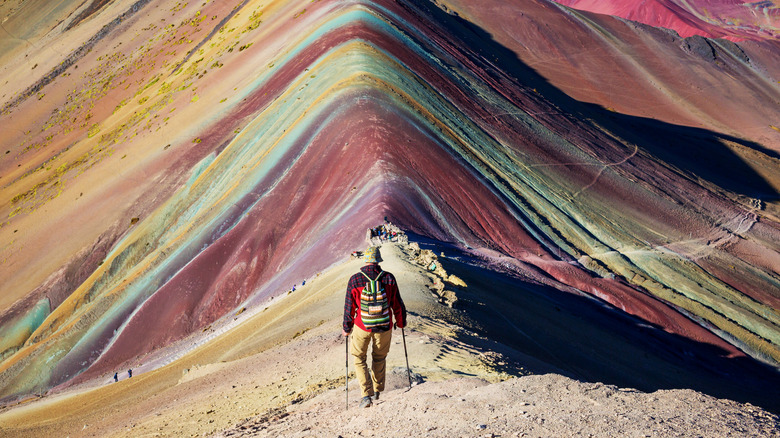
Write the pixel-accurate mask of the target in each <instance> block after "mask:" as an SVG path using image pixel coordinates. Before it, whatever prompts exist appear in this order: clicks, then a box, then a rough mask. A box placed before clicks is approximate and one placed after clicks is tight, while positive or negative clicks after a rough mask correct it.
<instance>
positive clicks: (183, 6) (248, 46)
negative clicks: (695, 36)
mask: <svg viewBox="0 0 780 438" xmlns="http://www.w3.org/2000/svg"><path fill="white" fill-rule="evenodd" d="M466 3H467V2H449V3H447V4H446V5H436V4H429V3H426V2H413V1H400V2H391V1H326V0H321V1H314V2H308V1H307V2H303V1H271V2H257V1H224V2H222V1H220V2H213V1H212V2H209V1H207V2H204V3H193V4H189V3H187V2H174V1H170V2H144V1H139V2H127V1H125V2H122V1H118V2H113V3H106V4H103V3H99V4H98V3H92V4H91V5H92V6H94V7H93V8H92V9H90V11H91V12H92V13H91V15H90V14H88V15H86V16H85V15H84V14H79V13H78V11H83V9H79V8H81V7H82V6H79V5H78V4H77V3H76V2H73V3H67V2H65V3H63V5H64V4H69V5H70V9H68V8H67V7H65V6H63V5H60V6H58V8H60V9H57V10H52V11H51V12H52V13H53V14H62V16H63V17H65V18H63V20H64V21H63V22H62V23H61V24H60V25H56V26H52V25H51V23H49V21H46V19H41V20H40V21H38V22H35V23H34V24H36V25H37V26H38V27H36V26H34V25H33V26H31V27H32V30H29V31H28V33H29V34H30V35H31V36H35V35H39V36H38V37H37V39H35V40H30V41H27V42H28V44H23V43H21V42H20V41H24V40H25V38H23V37H22V36H20V37H14V38H10V39H11V40H14V41H15V42H16V43H15V44H4V45H3V46H2V47H4V48H5V51H4V52H3V54H2V59H3V60H4V65H3V66H2V69H3V72H2V77H4V78H6V79H5V81H4V82H5V84H3V85H2V94H3V96H2V99H3V109H2V114H1V115H0V119H1V121H0V123H2V126H4V127H8V128H7V129H4V134H3V139H2V145H3V150H5V151H6V152H2V151H0V153H3V154H4V155H2V157H3V159H2V161H1V162H0V185H2V191H1V192H0V197H1V198H2V202H0V205H2V207H1V208H0V215H1V217H3V218H4V219H3V223H2V227H0V236H2V240H1V241H2V242H3V244H2V249H1V251H2V252H1V253H0V260H2V263H1V264H0V276H2V279H3V281H2V284H3V292H4V293H3V294H2V298H0V300H2V301H0V303H1V304H2V306H3V307H2V309H3V313H2V316H1V317H0V323H2V326H0V333H1V334H2V344H0V350H2V353H1V354H2V362H1V363H0V388H2V389H0V395H2V396H15V395H19V394H24V393H30V392H33V391H41V390H45V389H47V388H50V387H53V386H57V385H70V384H73V383H78V382H81V381H84V380H87V379H89V378H93V377H96V376H100V375H103V374H105V373H107V372H111V370H114V369H116V368H117V367H120V366H125V365H126V364H128V363H132V362H133V361H138V360H139V358H142V357H143V356H144V355H145V354H148V353H150V352H153V351H157V350H159V349H162V348H165V346H167V345H169V344H171V343H173V342H176V341H178V340H181V339H183V338H185V337H186V336H188V335H191V334H193V333H198V332H200V331H203V330H204V329H205V328H207V327H208V326H209V325H210V324H212V323H214V322H215V321H217V320H219V319H220V318H225V317H227V318H229V317H231V316H232V315H233V314H235V312H237V311H240V310H241V309H244V308H256V307H258V306H260V305H262V304H263V303H265V302H267V301H268V300H270V299H271V298H273V297H278V296H279V295H281V294H283V293H285V292H286V290H287V288H289V287H290V285H292V284H295V283H297V282H299V281H300V280H301V279H304V278H307V277H311V276H312V275H315V274H316V273H317V272H319V271H321V270H322V269H324V268H326V267H328V266H331V265H333V264H334V263H337V262H339V261H340V260H343V259H344V258H345V257H346V255H347V254H349V252H350V251H352V250H353V249H355V248H360V247H361V246H364V245H365V242H364V240H363V239H364V235H365V232H364V231H365V229H366V228H368V227H370V226H373V225H375V224H377V223H380V222H381V221H382V219H383V218H384V217H387V218H388V219H389V220H390V221H392V222H393V223H395V224H396V225H398V226H400V227H401V228H403V229H406V230H410V231H413V232H416V233H419V234H421V235H424V236H427V237H429V238H434V239H437V240H441V241H446V242H451V243H452V244H454V245H457V246H458V247H459V248H462V249H463V250H466V251H470V252H472V253H474V254H479V255H482V256H485V257H493V258H506V259H507V260H511V263H509V264H511V266H512V269H513V270H515V271H516V272H519V273H521V274H522V276H523V277H524V278H526V279H527V281H529V282H534V283H541V284H546V285H549V286H552V287H554V288H557V289H560V290H562V291H567V292H572V293H584V294H589V295H592V296H595V297H597V298H599V299H600V300H603V301H604V302H605V303H608V304H609V305H611V306H614V307H615V308H618V309H621V310H622V311H625V312H627V313H629V314H631V315H634V316H636V317H638V318H640V319H642V320H644V321H646V322H648V323H651V324H654V325H657V326H659V327H662V328H663V329H664V330H666V331H669V332H671V333H676V334H679V335H682V336H685V337H688V338H690V339H693V340H696V341H699V342H702V343H707V344H711V345H714V346H717V347H718V348H721V349H722V350H723V352H724V353H723V354H724V355H730V356H733V357H740V356H743V355H746V354H747V355H748V356H751V357H754V358H757V359H759V360H762V361H766V362H769V363H771V364H773V365H776V364H777V362H778V360H780V331H779V330H778V324H780V315H778V311H777V309H778V299H779V297H778V291H780V278H779V277H778V267H780V254H778V242H780V239H779V238H778V237H780V227H779V226H778V214H777V213H778V203H777V200H778V197H777V193H778V187H779V186H780V183H779V182H778V179H777V178H778V177H777V175H780V173H778V172H777V170H778V168H779V167H778V151H780V137H779V136H778V135H779V134H780V132H778V129H777V128H776V127H775V125H773V123H777V120H778V119H777V116H778V111H777V108H778V105H777V103H778V102H780V90H779V89H778V82H777V80H778V71H779V70H778V66H779V65H780V62H778V53H780V52H778V50H777V49H778V47H777V42H776V40H775V39H773V38H770V37H764V38H755V39H752V40H749V41H745V42H740V43H738V44H734V43H729V42H726V41H725V40H724V41H716V40H704V39H702V40H701V41H705V43H706V47H709V48H710V49H711V50H712V56H710V55H709V54H707V53H704V55H707V56H704V55H703V54H702V52H701V51H697V50H696V47H700V46H697V45H696V44H700V43H701V41H700V40H691V39H685V38H681V37H679V36H675V35H674V34H671V33H669V32H665V31H658V30H657V29H653V28H647V27H642V26H638V25H636V24H634V23H630V22H625V21H621V20H617V19H614V18H611V17H607V16H603V15H597V14H589V13H584V12H578V11H575V10H572V9H569V8H566V7H565V6H561V5H557V4H554V3H551V2H546V1H522V2H484V4H480V5H471V4H466ZM689 3H690V2H689ZM42 7H43V6H42ZM85 7H86V6H85ZM3 8H6V9H5V10H4V12H5V13H6V14H7V16H9V17H14V19H15V20H18V14H21V13H22V12H23V11H21V10H12V9H13V6H12V5H6V6H3ZM9 8H10V9H9ZM62 8H64V9H62ZM66 9H67V11H66ZM76 18H78V20H77V22H76ZM14 22H15V21H13V20H12V21H11V22H10V23H14ZM764 22H765V20H764V19H763V18H761V19H760V20H757V21H756V22H755V23H754V24H755V26H765V27H766V25H765V24H763V23H764ZM68 23H74V25H73V27H70V28H68V26H67V24H68ZM773 23H774V22H773ZM66 28H68V29H67V30H66ZM14 29H18V27H12V28H11V30H14ZM7 30H8V29H7ZM9 33H10V31H9ZM749 36H750V35H747V36H745V38H747V37H749ZM702 47H703V46H702ZM740 54H741V55H740ZM743 55H744V56H743ZM31 64H32V65H31ZM676 152H679V154H676ZM702 162H705V163H702Z"/></svg>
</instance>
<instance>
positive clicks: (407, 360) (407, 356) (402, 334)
mask: <svg viewBox="0 0 780 438" xmlns="http://www.w3.org/2000/svg"><path fill="white" fill-rule="evenodd" d="M401 337H402V338H403V339H404V356H406V375H407V376H409V389H412V372H411V371H410V370H409V354H408V353H407V352H406V333H404V328H403V327H401Z"/></svg>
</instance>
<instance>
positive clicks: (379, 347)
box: [349, 327, 393, 397]
mask: <svg viewBox="0 0 780 438" xmlns="http://www.w3.org/2000/svg"><path fill="white" fill-rule="evenodd" d="M392 337H393V331H392V330H388V331H386V332H376V333H371V332H367V331H364V330H363V329H361V328H359V327H355V330H353V331H352V342H351V343H350V349H349V353H350V354H351V355H352V356H354V357H355V367H356V368H357V371H356V374H357V378H358V382H360V392H361V393H362V397H366V396H371V395H374V392H381V391H384V390H385V358H386V357H387V353H388V352H389V351H390V340H391V338H392ZM369 344H372V345H371V373H369V371H368V365H367V364H366V357H367V355H368V345H369Z"/></svg>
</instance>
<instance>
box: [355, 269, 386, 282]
mask: <svg viewBox="0 0 780 438" xmlns="http://www.w3.org/2000/svg"><path fill="white" fill-rule="evenodd" d="M360 273H361V274H363V276H364V277H366V278H367V279H368V281H379V277H381V276H382V274H384V273H385V271H379V275H377V276H376V278H374V279H372V278H371V277H369V276H368V275H367V274H366V273H365V272H363V271H360Z"/></svg>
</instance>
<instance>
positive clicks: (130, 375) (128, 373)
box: [127, 369, 133, 377]
mask: <svg viewBox="0 0 780 438" xmlns="http://www.w3.org/2000/svg"><path fill="white" fill-rule="evenodd" d="M127 377H133V370H132V369H130V370H127Z"/></svg>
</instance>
